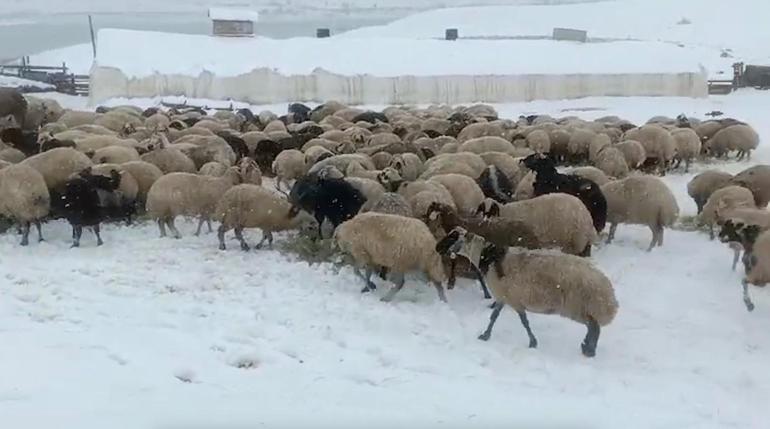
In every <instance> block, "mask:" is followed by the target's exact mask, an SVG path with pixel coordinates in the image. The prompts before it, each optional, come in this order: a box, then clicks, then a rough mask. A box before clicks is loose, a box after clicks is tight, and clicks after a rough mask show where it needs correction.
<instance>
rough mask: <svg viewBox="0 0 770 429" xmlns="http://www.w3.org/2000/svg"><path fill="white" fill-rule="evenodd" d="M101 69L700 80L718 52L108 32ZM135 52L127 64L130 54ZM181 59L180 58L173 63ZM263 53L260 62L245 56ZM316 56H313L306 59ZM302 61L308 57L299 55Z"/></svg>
mask: <svg viewBox="0 0 770 429" xmlns="http://www.w3.org/2000/svg"><path fill="white" fill-rule="evenodd" d="M98 39H99V43H98V45H97V55H96V58H97V63H98V64H99V66H102V67H115V68H118V69H120V70H122V71H123V72H124V73H125V74H126V75H127V76H135V77H140V76H149V75H152V74H154V73H168V74H181V75H187V76H197V75H198V74H200V73H201V72H203V71H209V72H211V73H214V74H216V75H217V76H220V77H221V76H237V75H239V74H243V73H248V72H251V71H252V70H255V69H258V68H269V69H272V70H275V71H276V72H278V73H282V74H285V75H303V74H310V73H312V72H313V70H315V69H317V68H321V69H324V70H326V71H328V72H331V73H336V74H341V75H345V76H354V75H359V74H369V75H373V76H380V77H389V76H404V75H411V76H447V75H516V74H620V73H680V72H698V71H699V70H700V67H699V65H700V62H701V60H702V59H703V58H704V57H708V56H709V55H710V54H711V51H706V52H703V50H700V49H697V48H680V47H678V46H676V45H674V44H669V43H661V42H633V41H622V42H611V43H572V42H556V41H552V40H458V41H456V42H447V41H444V40H430V39H421V40H415V39H398V38H386V37H378V38H366V39H355V38H336V37H332V38H327V39H316V38H296V39H281V40H278V39H268V38H264V37H257V38H254V39H238V40H233V39H222V38H218V37H209V36H202V35H190V34H169V33H157V32H149V31H131V30H117V29H102V30H100V31H99V37H98ZM125 52H133V55H130V56H126V55H124V54H123V53H125ZM169 52H174V55H169ZM243 52H260V53H261V55H245V56H244V55H243ZM308 52H309V53H312V55H309V54H307V53H308ZM300 53H303V54H300Z"/></svg>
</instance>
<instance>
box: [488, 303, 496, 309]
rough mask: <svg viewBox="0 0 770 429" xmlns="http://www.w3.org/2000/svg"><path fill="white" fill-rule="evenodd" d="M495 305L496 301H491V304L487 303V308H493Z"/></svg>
mask: <svg viewBox="0 0 770 429" xmlns="http://www.w3.org/2000/svg"><path fill="white" fill-rule="evenodd" d="M495 305H497V303H496V302H493V303H492V304H489V305H488V306H487V308H495Z"/></svg>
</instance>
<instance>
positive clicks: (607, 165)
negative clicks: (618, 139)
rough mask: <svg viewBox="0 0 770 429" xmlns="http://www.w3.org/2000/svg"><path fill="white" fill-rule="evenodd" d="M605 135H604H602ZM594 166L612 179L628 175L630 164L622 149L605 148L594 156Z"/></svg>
mask: <svg viewBox="0 0 770 429" xmlns="http://www.w3.org/2000/svg"><path fill="white" fill-rule="evenodd" d="M601 135H603V134H601ZM593 163H594V165H595V166H596V167H597V168H598V169H600V170H601V171H603V172H604V173H605V174H607V175H608V176H610V177H617V178H623V177H626V176H627V175H628V163H626V157H625V156H623V152H621V151H620V149H618V148H616V147H613V146H609V145H607V146H605V147H603V148H602V149H601V150H600V151H599V152H598V153H597V154H596V155H594V161H593Z"/></svg>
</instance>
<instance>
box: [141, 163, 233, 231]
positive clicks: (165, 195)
mask: <svg viewBox="0 0 770 429" xmlns="http://www.w3.org/2000/svg"><path fill="white" fill-rule="evenodd" d="M240 182H241V176H240V173H239V171H238V169H237V168H236V167H231V168H230V169H229V170H228V171H227V173H226V174H225V175H224V176H222V177H210V176H200V175H197V174H191V173H170V174H166V175H165V176H163V177H161V178H160V179H158V180H157V181H156V182H155V183H154V184H153V185H152V187H151V188H150V191H149V192H148V193H147V214H148V216H149V217H150V218H151V219H154V220H156V221H157V222H158V228H159V230H160V236H161V237H165V236H166V226H168V227H169V229H171V232H172V233H173V235H174V237H175V238H181V237H182V234H180V233H179V230H177V229H176V226H174V219H175V218H176V217H177V216H196V217H198V218H199V222H198V229H197V230H196V232H195V235H196V236H197V235H200V231H201V228H202V227H203V222H206V221H209V220H210V219H211V217H212V216H213V214H214V210H215V209H216V204H217V202H218V201H219V198H221V197H222V195H223V194H224V193H225V192H227V190H228V189H230V188H231V187H232V186H234V185H237V184H239V183H240Z"/></svg>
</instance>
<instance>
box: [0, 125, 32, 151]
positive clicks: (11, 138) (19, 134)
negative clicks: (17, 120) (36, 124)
mask: <svg viewBox="0 0 770 429" xmlns="http://www.w3.org/2000/svg"><path fill="white" fill-rule="evenodd" d="M37 138H38V134H37V131H27V130H22V129H21V128H6V129H4V130H2V132H0V140H1V141H3V142H5V143H7V144H8V145H9V146H11V147H12V148H14V149H18V150H20V151H21V152H22V153H24V155H25V156H28V157H29V156H32V155H35V154H37V153H40V145H39V144H38V142H37Z"/></svg>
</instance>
